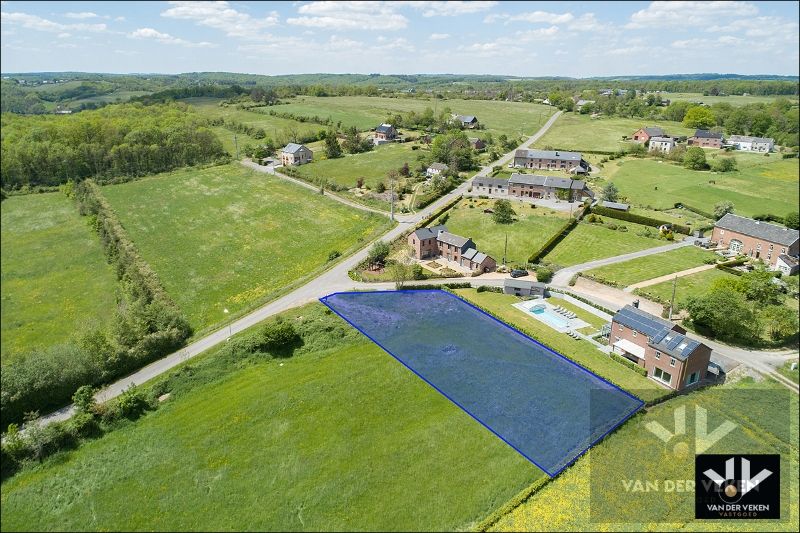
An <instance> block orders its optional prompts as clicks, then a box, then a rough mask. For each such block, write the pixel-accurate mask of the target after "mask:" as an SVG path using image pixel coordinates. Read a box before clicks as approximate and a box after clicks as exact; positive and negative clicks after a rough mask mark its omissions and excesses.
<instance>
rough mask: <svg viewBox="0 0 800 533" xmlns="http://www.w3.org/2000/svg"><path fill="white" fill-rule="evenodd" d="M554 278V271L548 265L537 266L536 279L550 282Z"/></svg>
mask: <svg viewBox="0 0 800 533" xmlns="http://www.w3.org/2000/svg"><path fill="white" fill-rule="evenodd" d="M552 279H553V271H552V270H550V269H549V268H547V267H543V266H540V267H536V281H539V282H541V283H548V282H549V281H550V280H552Z"/></svg>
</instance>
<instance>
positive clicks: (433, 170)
mask: <svg viewBox="0 0 800 533" xmlns="http://www.w3.org/2000/svg"><path fill="white" fill-rule="evenodd" d="M448 168H450V167H448V166H447V165H445V164H444V163H431V164H430V166H428V169H427V170H426V171H425V174H426V175H427V176H428V177H429V178H432V177H434V176H440V175H441V174H442V173H443V172H447V169H448Z"/></svg>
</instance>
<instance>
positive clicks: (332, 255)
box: [328, 250, 342, 261]
mask: <svg viewBox="0 0 800 533" xmlns="http://www.w3.org/2000/svg"><path fill="white" fill-rule="evenodd" d="M341 255H342V253H341V252H340V251H339V250H332V251H331V253H329V254H328V261H333V260H334V259H336V258H337V257H339V256H341Z"/></svg>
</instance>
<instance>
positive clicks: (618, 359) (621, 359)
mask: <svg viewBox="0 0 800 533" xmlns="http://www.w3.org/2000/svg"><path fill="white" fill-rule="evenodd" d="M608 355H610V356H611V359H613V360H614V361H616V362H618V363H622V364H623V365H625V366H627V367H628V368H630V369H631V370H635V371H636V372H637V373H639V374H641V375H643V376H644V377H647V370H646V369H644V368H642V367H640V366H639V365H637V364H636V363H634V362H633V361H628V360H627V359H625V358H624V357H622V356H621V355H617V354H615V353H613V352H611V353H609V354H608Z"/></svg>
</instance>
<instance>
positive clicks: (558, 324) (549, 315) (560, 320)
mask: <svg viewBox="0 0 800 533" xmlns="http://www.w3.org/2000/svg"><path fill="white" fill-rule="evenodd" d="M529 312H530V313H531V314H533V315H534V316H535V317H536V318H538V319H539V320H541V321H543V322H547V323H548V324H549V325H550V326H552V327H554V328H566V327H569V320H567V318H566V317H563V316H560V315H558V314H556V313H555V312H554V311H551V310H550V309H548V308H546V307H544V306H542V307H539V306H536V307H534V308H533V309H531V310H530V311H529Z"/></svg>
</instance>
